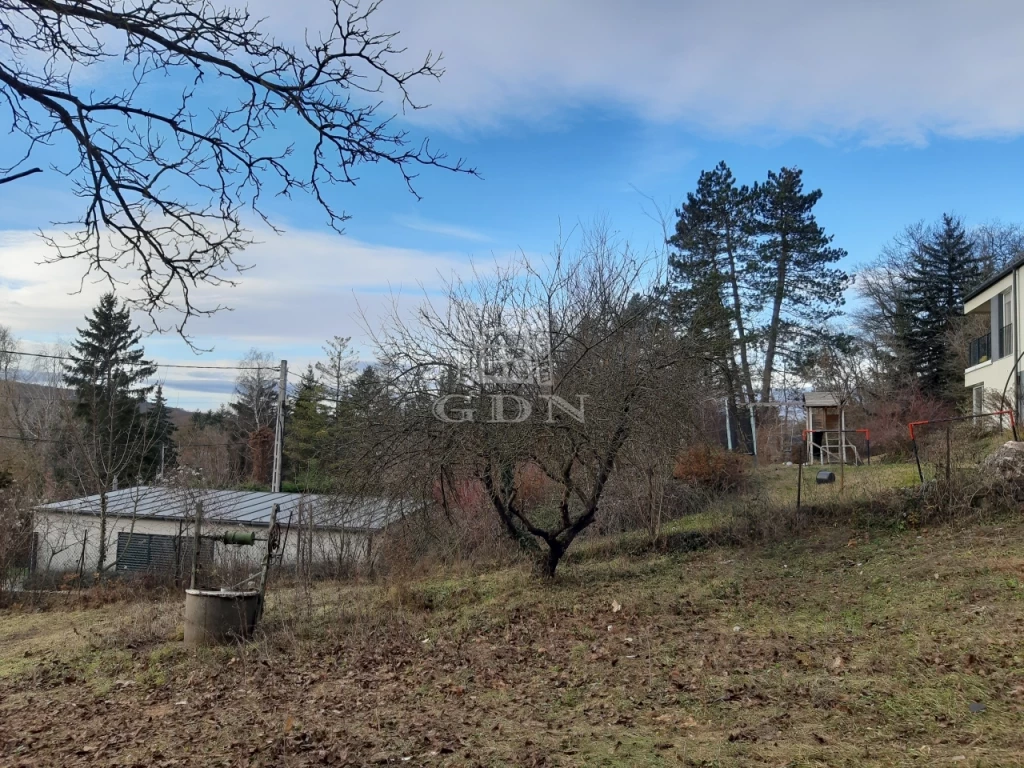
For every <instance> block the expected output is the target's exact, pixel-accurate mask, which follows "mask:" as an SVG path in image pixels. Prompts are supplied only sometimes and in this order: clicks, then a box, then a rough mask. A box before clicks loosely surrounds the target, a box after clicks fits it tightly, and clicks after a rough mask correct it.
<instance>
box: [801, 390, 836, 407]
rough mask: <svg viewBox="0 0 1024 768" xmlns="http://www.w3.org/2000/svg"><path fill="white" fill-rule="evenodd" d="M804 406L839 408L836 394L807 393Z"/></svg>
mask: <svg viewBox="0 0 1024 768" xmlns="http://www.w3.org/2000/svg"><path fill="white" fill-rule="evenodd" d="M804 405H806V406H807V407H808V408H838V407H839V400H838V399H836V395H835V392H805V393H804Z"/></svg>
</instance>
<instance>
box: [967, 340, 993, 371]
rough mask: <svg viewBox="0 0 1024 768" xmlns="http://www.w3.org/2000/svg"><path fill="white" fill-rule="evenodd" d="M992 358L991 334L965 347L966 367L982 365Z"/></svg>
mask: <svg viewBox="0 0 1024 768" xmlns="http://www.w3.org/2000/svg"><path fill="white" fill-rule="evenodd" d="M991 356H992V334H991V333H986V334H985V335H984V336H979V337H978V338H976V339H974V340H973V341H972V342H971V343H970V344H968V345H967V367H968V368H970V367H971V366H974V365H978V364H979V363H984V362H985V361H986V360H988V359H990V358H991Z"/></svg>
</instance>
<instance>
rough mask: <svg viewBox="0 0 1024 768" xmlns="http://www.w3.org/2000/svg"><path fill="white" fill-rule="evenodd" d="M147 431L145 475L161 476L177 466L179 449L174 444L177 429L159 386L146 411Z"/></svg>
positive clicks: (161, 388)
mask: <svg viewBox="0 0 1024 768" xmlns="http://www.w3.org/2000/svg"><path fill="white" fill-rule="evenodd" d="M146 430H147V432H148V439H147V441H146V443H147V449H148V450H147V457H146V459H147V461H146V469H145V474H146V477H147V478H151V477H157V476H161V475H163V474H166V472H167V471H168V470H169V469H171V468H173V467H174V465H175V464H177V461H178V449H177V446H176V444H175V442H174V433H175V431H176V430H177V427H175V426H174V423H173V422H172V421H171V416H170V409H169V408H168V407H167V399H166V398H165V397H164V388H163V386H162V385H159V384H158V385H157V387H156V391H155V392H154V394H153V402H152V403H151V404H150V406H149V408H148V409H147V411H146Z"/></svg>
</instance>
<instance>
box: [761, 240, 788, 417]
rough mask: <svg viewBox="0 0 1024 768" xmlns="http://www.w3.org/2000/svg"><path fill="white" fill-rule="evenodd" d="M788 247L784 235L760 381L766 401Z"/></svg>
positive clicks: (780, 316) (780, 307) (773, 360)
mask: <svg viewBox="0 0 1024 768" xmlns="http://www.w3.org/2000/svg"><path fill="white" fill-rule="evenodd" d="M788 262H789V249H788V248H787V246H786V236H785V235H782V236H781V237H780V239H779V264H778V269H777V271H776V280H777V282H776V284H775V297H774V299H773V300H772V319H771V322H770V323H769V325H768V344H767V346H766V348H765V353H764V379H763V381H762V382H761V402H762V403H767V402H768V401H769V400H770V399H771V396H772V373H773V372H774V369H775V350H776V347H777V346H778V341H779V325H780V324H781V320H782V300H783V298H785V295H786V267H787V266H788Z"/></svg>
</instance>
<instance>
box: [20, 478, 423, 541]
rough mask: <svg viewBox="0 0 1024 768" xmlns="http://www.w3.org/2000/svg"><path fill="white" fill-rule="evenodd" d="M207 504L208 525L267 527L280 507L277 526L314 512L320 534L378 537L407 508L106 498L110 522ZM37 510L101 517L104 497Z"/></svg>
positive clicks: (155, 492) (193, 495) (368, 501)
mask: <svg viewBox="0 0 1024 768" xmlns="http://www.w3.org/2000/svg"><path fill="white" fill-rule="evenodd" d="M200 501H201V502H202V504H203V518H204V519H205V520H209V521H210V522H220V523H237V524H242V525H269V524H270V512H271V508H272V507H273V506H274V504H278V505H279V506H280V512H279V513H278V520H280V521H282V522H285V521H287V520H288V519H289V518H290V519H291V520H292V522H293V523H294V522H297V521H298V519H299V510H300V509H301V510H302V511H303V512H306V511H312V512H313V520H314V521H315V525H316V526H317V527H318V528H333V529H346V530H370V531H376V530H380V529H382V528H384V527H386V526H387V525H388V524H390V523H392V522H394V521H396V520H398V519H400V518H401V517H402V516H403V514H404V513H405V512H406V511H407V510H408V508H409V505H408V504H403V503H400V502H397V501H389V500H387V499H379V498H346V497H341V496H328V495H319V494H304V493H266V492H262V491H217V490H191V489H190V490H184V489H179V488H165V487H160V486H146V485H142V486H134V487H131V488H121V489H119V490H116V491H110V492H109V493H108V494H107V514H108V515H109V516H111V517H134V518H149V519H156V520H182V519H186V518H191V517H192V515H193V514H194V510H195V505H196V503H197V502H200ZM36 509H39V510H44V511H47V512H67V513H70V514H79V515H98V514H99V513H100V495H99V494H95V495H93V496H83V497H81V498H77V499H68V500H67V501H57V502H53V503H52V504H43V505H40V506H39V507H36Z"/></svg>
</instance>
